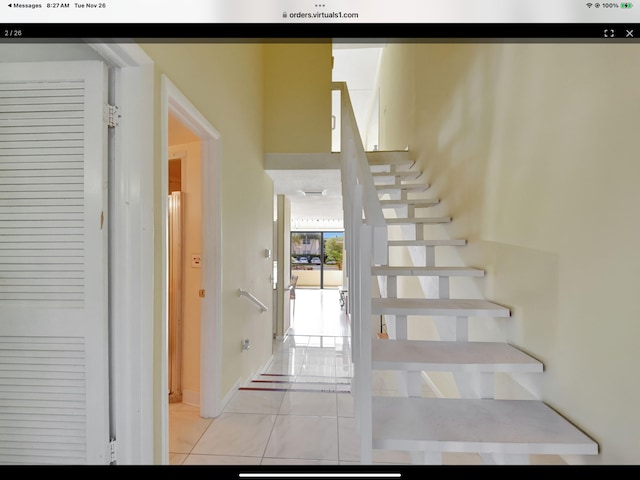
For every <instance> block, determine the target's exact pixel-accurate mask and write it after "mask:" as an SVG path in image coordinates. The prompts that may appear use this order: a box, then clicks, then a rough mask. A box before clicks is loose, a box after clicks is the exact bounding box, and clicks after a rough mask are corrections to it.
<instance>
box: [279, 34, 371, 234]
mask: <svg viewBox="0 0 640 480" xmlns="http://www.w3.org/2000/svg"><path fill="white" fill-rule="evenodd" d="M381 48H382V45H380V44H351V43H349V44H346V43H345V44H342V43H339V44H336V45H334V49H333V56H334V66H333V81H337V82H347V86H348V87H349V96H350V97H351V99H352V103H353V107H354V113H355V115H356V121H357V122H358V125H361V124H362V123H364V118H366V115H367V112H368V110H369V109H370V108H371V105H372V104H371V96H372V93H373V91H374V85H375V80H376V74H377V69H378V58H379V53H380V50H381ZM334 108H335V107H334ZM361 130H362V128H361ZM361 135H362V136H363V139H364V138H365V135H364V134H363V132H362V131H361ZM333 144H334V147H333V148H334V150H337V148H336V145H339V141H338V142H336V140H335V138H334V141H333ZM267 173H268V174H269V176H270V177H271V178H272V179H273V182H274V194H275V195H286V196H287V198H288V199H289V201H290V203H291V229H292V230H331V229H342V228H343V213H342V186H341V182H340V171H339V170H338V169H335V170H326V169H323V170H318V169H304V170H300V169H298V170H282V169H277V170H276V169H271V170H267ZM323 190H324V191H325V195H323V196H319V197H316V196H312V197H309V196H305V195H303V194H302V193H301V192H303V191H323ZM274 208H275V206H274Z"/></svg>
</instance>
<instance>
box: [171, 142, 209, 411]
mask: <svg viewBox="0 0 640 480" xmlns="http://www.w3.org/2000/svg"><path fill="white" fill-rule="evenodd" d="M171 153H177V154H181V155H183V156H182V162H183V166H182V171H183V175H182V187H181V191H182V195H183V198H182V199H183V202H184V207H183V209H184V210H183V213H184V217H183V219H184V220H183V237H182V238H183V242H182V245H183V251H182V272H183V290H182V306H183V308H182V312H183V326H182V391H183V393H184V398H183V401H185V402H189V403H193V399H199V392H200V302H201V299H200V297H199V295H198V291H199V290H200V288H202V283H201V275H200V272H201V269H200V268H194V267H192V265H191V256H192V255H194V254H198V255H200V254H201V253H202V248H201V239H202V233H201V231H202V229H201V224H202V221H201V217H202V208H201V194H200V192H201V176H200V143H199V142H198V143H188V144H183V145H172V146H171V147H170V148H169V156H170V157H171ZM196 403H199V402H196Z"/></svg>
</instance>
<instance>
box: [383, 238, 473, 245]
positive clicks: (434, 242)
mask: <svg viewBox="0 0 640 480" xmlns="http://www.w3.org/2000/svg"><path fill="white" fill-rule="evenodd" d="M466 244H467V241H466V240H464V239H461V238H451V239H446V240H389V241H388V242H387V245H388V246H390V247H459V246H463V245H466Z"/></svg>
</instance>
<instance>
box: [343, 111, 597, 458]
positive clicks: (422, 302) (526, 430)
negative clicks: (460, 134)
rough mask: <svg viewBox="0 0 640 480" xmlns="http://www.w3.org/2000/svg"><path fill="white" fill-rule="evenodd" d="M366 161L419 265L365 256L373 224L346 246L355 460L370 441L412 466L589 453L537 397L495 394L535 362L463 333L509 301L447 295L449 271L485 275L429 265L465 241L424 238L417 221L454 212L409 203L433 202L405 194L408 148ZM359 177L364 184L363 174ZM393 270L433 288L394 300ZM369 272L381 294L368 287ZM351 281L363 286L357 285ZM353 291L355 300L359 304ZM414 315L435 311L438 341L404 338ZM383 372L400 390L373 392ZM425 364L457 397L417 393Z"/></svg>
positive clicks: (414, 187)
mask: <svg viewBox="0 0 640 480" xmlns="http://www.w3.org/2000/svg"><path fill="white" fill-rule="evenodd" d="M343 124H344V121H343ZM366 159H367V162H368V166H369V169H370V171H371V180H372V182H373V184H374V186H375V191H376V192H377V194H378V196H379V198H380V207H381V208H382V209H383V212H384V216H385V220H386V224H387V227H393V226H403V227H404V229H403V231H402V232H403V234H404V235H405V236H406V237H408V238H406V239H403V240H389V241H388V242H387V248H388V249H392V248H400V247H404V248H409V249H410V250H411V251H412V252H413V253H414V255H413V256H412V257H413V259H414V260H415V259H417V260H418V261H421V262H423V263H422V264H418V265H411V266H405V265H388V264H386V263H388V261H387V262H386V263H377V262H375V261H373V262H372V261H371V258H372V256H373V254H374V252H373V249H374V246H373V244H372V243H371V241H370V240H369V238H367V235H368V232H371V229H368V230H367V229H366V227H365V228H363V229H362V232H363V233H362V235H361V236H360V242H361V246H360V247H359V248H358V249H357V250H359V251H360V252H356V251H352V252H347V255H349V254H351V256H354V255H355V256H356V257H358V258H359V259H360V261H361V262H362V264H360V265H358V264H357V263H355V262H357V261H358V260H354V259H352V263H350V265H351V268H354V269H355V271H353V272H351V274H350V281H352V282H353V285H352V284H350V287H349V288H350V291H352V292H353V290H354V289H355V290H356V292H355V293H356V299H354V298H353V295H352V296H351V300H350V301H351V306H352V311H351V312H350V314H351V315H352V317H353V318H354V319H355V321H356V322H362V323H361V324H360V327H359V330H357V331H358V332H360V333H359V334H358V333H356V337H355V338H354V348H355V349H356V350H357V352H356V353H357V354H355V355H354V362H361V365H359V368H356V369H355V372H356V374H355V377H354V387H355V388H354V390H355V395H356V403H355V404H356V422H357V425H358V429H359V432H360V436H361V461H362V463H372V454H373V451H374V450H377V449H386V450H404V451H409V452H411V453H412V459H413V462H414V463H416V464H442V463H443V454H446V453H449V452H456V453H475V454H477V455H479V456H480V457H481V458H482V460H483V462H484V463H486V464H528V463H529V458H530V455H596V454H597V453H598V445H597V444H596V442H594V441H593V440H592V439H591V438H589V437H588V436H587V435H585V434H584V433H583V432H582V431H581V430H580V429H578V428H576V427H575V426H574V425H573V424H572V423H571V422H570V421H569V420H568V419H566V418H564V417H563V416H562V415H560V414H559V413H557V412H556V411H554V410H553V409H552V408H551V407H549V406H548V405H546V404H545V403H544V402H543V401H538V400H510V399H499V398H495V392H494V382H495V378H494V376H495V374H496V373H507V374H510V373H513V374H516V373H517V374H542V372H543V365H542V363H541V362H540V361H539V360H537V359H535V358H533V357H532V356H530V355H528V354H527V353H525V352H523V351H521V350H520V349H518V348H517V347H516V346H513V345H509V344H507V343H499V342H498V343H496V342H475V341H472V339H470V338H469V333H468V332H469V322H473V321H474V320H475V319H477V318H481V317H494V318H497V317H504V318H509V317H510V316H511V312H510V309H509V308H508V307H506V306H503V305H499V304H497V303H494V302H492V301H489V300H485V299H476V298H450V288H449V286H450V285H449V283H450V278H451V277H465V278H472V277H483V276H484V275H485V272H484V270H482V269H479V268H470V267H469V268H468V267H459V266H456V267H454V266H451V267H448V266H440V265H438V264H437V262H436V255H435V251H436V248H440V247H448V248H464V246H465V245H466V241H465V240H464V239H428V238H424V231H425V228H424V226H425V225H430V224H447V223H450V222H451V221H452V218H451V217H435V216H433V217H430V216H426V215H425V216H423V215H417V214H416V210H420V211H425V210H427V209H428V208H430V207H432V206H435V205H438V204H439V203H440V202H439V200H438V199H435V198H434V199H424V198H421V199H415V198H412V194H413V193H415V192H428V188H429V185H428V184H426V183H425V182H418V181H417V180H419V179H421V178H422V176H421V172H419V171H416V170H415V165H414V162H413V161H412V160H411V159H410V157H409V152H408V151H401V152H400V151H397V152H368V153H367V154H366ZM358 180H359V182H360V183H361V184H363V185H365V188H366V182H365V181H363V180H361V179H360V178H359V179H358ZM365 195H366V194H365ZM366 217H367V215H366V214H365V220H363V224H365V225H366V223H367V220H366ZM358 223H359V222H354V223H353V228H358V227H359V225H358ZM367 242H369V243H367ZM373 243H375V240H374V241H373ZM363 252H364V253H363ZM387 258H388V257H387ZM358 271H359V272H360V273H358ZM367 275H370V278H367ZM400 276H412V277H431V281H432V282H434V284H435V285H437V286H438V288H437V295H435V297H434V298H398V288H397V285H398V282H397V279H398V277H400ZM351 277H354V278H351ZM374 280H375V281H377V282H378V285H379V290H380V298H371V296H370V295H369V296H368V295H367V292H368V291H369V292H370V291H372V289H371V288H369V286H371V285H373V281H374ZM358 282H360V283H361V284H362V285H360V286H359V287H358V286H357V283H358ZM370 282H371V283H370ZM354 285H355V286H354ZM357 295H359V298H360V300H361V302H362V304H358V303H357V302H358V300H357V298H358V297H357ZM380 316H382V318H384V319H385V323H386V324H387V325H388V326H389V339H378V338H375V334H374V333H373V334H372V332H375V330H376V328H375V327H373V325H372V324H371V323H370V322H371V320H372V319H373V321H374V322H375V318H380ZM413 316H415V317H417V319H416V321H423V317H425V316H427V317H438V321H437V322H436V325H437V326H439V327H441V326H442V325H447V326H448V327H449V328H448V329H443V328H440V329H439V333H440V339H438V340H432V341H425V340H412V339H410V338H408V334H407V320H408V317H413ZM424 321H427V320H424ZM447 332H454V333H453V334H447ZM358 335H359V336H358ZM356 367H358V366H357V365H356ZM389 370H390V371H394V372H396V373H397V378H398V379H399V380H400V382H401V383H402V385H403V388H402V389H401V393H400V394H398V395H397V396H376V395H375V394H374V393H373V388H372V378H373V376H374V375H375V372H377V371H389ZM429 372H448V373H449V374H450V375H452V376H453V378H454V379H455V384H456V387H457V389H458V392H459V396H457V397H454V398H448V397H447V398H426V397H423V394H422V391H423V378H424V377H425V376H428V375H429Z"/></svg>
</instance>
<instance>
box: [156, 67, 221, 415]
mask: <svg viewBox="0 0 640 480" xmlns="http://www.w3.org/2000/svg"><path fill="white" fill-rule="evenodd" d="M161 90H162V95H161V101H160V102H161V119H162V131H161V138H162V158H163V160H164V161H163V162H162V174H161V185H162V192H161V198H166V197H167V195H168V183H169V179H168V162H167V159H168V158H169V151H168V146H169V112H171V113H172V114H173V115H175V116H176V118H178V119H179V120H180V121H181V122H182V123H183V124H184V125H185V126H187V127H188V128H189V129H190V130H191V131H192V132H193V133H195V134H196V136H198V137H200V142H201V155H200V165H201V167H200V168H201V188H202V265H201V268H202V270H201V271H202V279H201V282H202V289H204V290H205V292H206V294H205V297H204V298H202V303H201V314H200V416H201V417H203V418H212V417H217V416H218V415H220V413H221V411H222V396H221V359H222V355H221V351H222V348H221V319H222V306H221V304H222V302H221V299H222V228H221V220H222V213H221V198H222V196H221V181H220V180H221V174H220V172H221V162H220V153H221V148H220V133H219V132H218V131H217V130H216V129H215V128H214V127H213V126H212V125H211V124H210V123H209V121H208V120H207V119H206V118H205V117H204V116H203V115H202V114H201V113H200V112H199V111H198V109H197V108H196V107H195V106H194V105H193V104H192V103H191V102H190V101H189V100H188V99H187V98H186V97H185V96H184V95H183V94H182V93H181V92H180V90H178V88H177V87H176V86H175V85H174V84H173V83H172V82H171V80H169V78H167V77H166V76H165V75H162V78H161ZM162 209H163V211H162V222H163V224H162V232H163V237H162V242H163V244H162V245H163V247H162V252H163V256H162V261H163V266H162V285H163V286H166V285H167V281H168V279H167V266H166V256H167V255H166V253H167V235H166V229H167V226H166V223H167V220H166V219H167V211H166V210H167V206H166V202H163V203H162ZM162 295H163V297H162V308H163V314H162V318H163V325H164V326H165V327H166V326H167V325H168V317H167V301H168V300H167V289H166V288H163V291H162ZM162 332H163V335H165V337H166V328H163V331H162ZM163 341H166V338H165V339H164V340H163ZM166 363H167V358H166V357H165V358H163V360H162V364H163V365H165V373H166ZM166 378H167V375H164V376H163V379H164V381H165V382H166V381H167V380H166ZM164 391H165V392H166V391H167V388H165V389H164ZM165 400H166V405H163V409H164V407H165V406H166V409H167V410H166V412H167V415H168V408H169V407H168V405H169V402H168V395H165ZM163 415H164V413H163Z"/></svg>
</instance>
